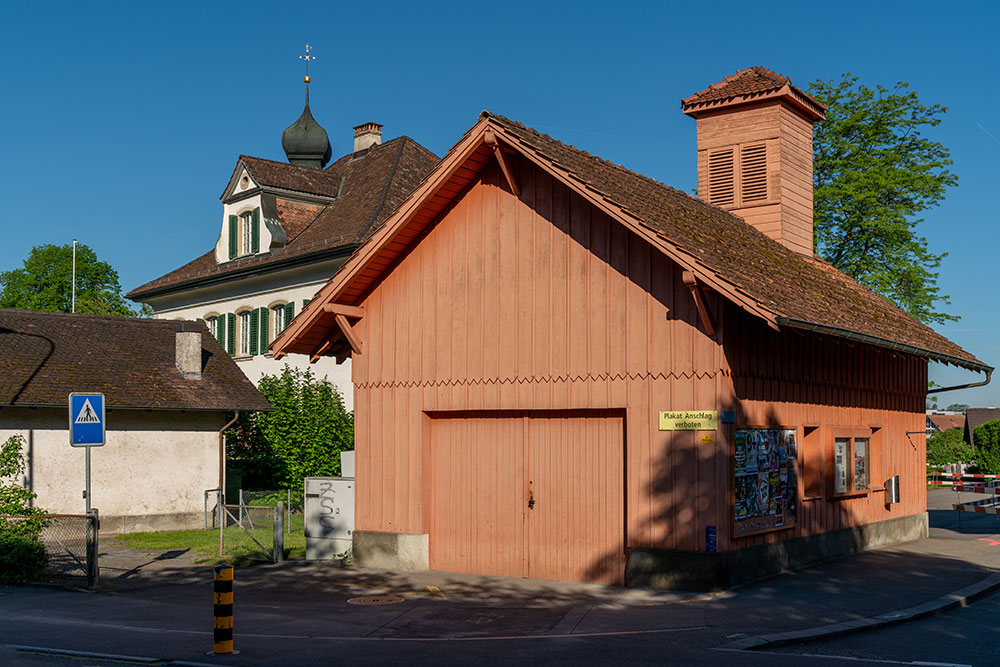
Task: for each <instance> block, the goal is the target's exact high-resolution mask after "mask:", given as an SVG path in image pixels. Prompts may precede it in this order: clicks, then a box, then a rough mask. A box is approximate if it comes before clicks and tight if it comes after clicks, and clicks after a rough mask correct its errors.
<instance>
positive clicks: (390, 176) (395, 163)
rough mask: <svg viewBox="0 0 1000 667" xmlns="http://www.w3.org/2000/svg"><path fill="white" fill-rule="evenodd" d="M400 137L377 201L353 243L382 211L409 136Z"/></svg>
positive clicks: (361, 236) (365, 231)
mask: <svg viewBox="0 0 1000 667" xmlns="http://www.w3.org/2000/svg"><path fill="white" fill-rule="evenodd" d="M398 138H400V139H402V141H401V142H399V147H398V148H397V149H396V154H395V155H394V156H393V157H392V164H391V165H390V166H389V171H388V172H386V175H385V181H383V183H382V192H381V193H379V197H378V202H377V203H376V204H375V206H374V207H373V208H372V212H371V215H369V216H368V221H367V222H365V224H364V225H362V226H361V229H359V230H358V233H357V235H356V236H355V237H354V241H355V243H356V242H358V241H360V240H361V239H363V238H364V235H365V234H366V233H367V232H368V231H369V230H370V229H371V226H372V225H373V224H374V223H375V221H376V220H378V214H379V213H380V212H381V211H382V207H383V206H385V199H386V197H387V196H388V194H389V187H390V186H391V185H392V181H393V179H394V178H395V177H396V171H397V170H398V169H399V161H400V159H401V158H402V156H403V149H404V148H405V147H406V140H407V139H408V138H409V137H406V136H405V135H404V136H402V137H398Z"/></svg>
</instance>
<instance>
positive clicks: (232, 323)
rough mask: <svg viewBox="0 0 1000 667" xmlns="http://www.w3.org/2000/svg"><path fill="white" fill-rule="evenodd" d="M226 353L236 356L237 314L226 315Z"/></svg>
mask: <svg viewBox="0 0 1000 667" xmlns="http://www.w3.org/2000/svg"><path fill="white" fill-rule="evenodd" d="M226 352H228V353H229V356H230V357H235V356H236V314H235V313H226Z"/></svg>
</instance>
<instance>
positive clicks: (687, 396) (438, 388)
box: [353, 160, 926, 567]
mask: <svg viewBox="0 0 1000 667" xmlns="http://www.w3.org/2000/svg"><path fill="white" fill-rule="evenodd" d="M514 162H515V165H516V171H517V172H518V179H519V181H520V186H521V191H522V192H521V196H520V197H519V198H516V197H514V196H513V195H512V194H511V193H510V191H509V190H508V189H507V187H506V185H505V184H503V181H502V176H500V174H499V172H498V170H497V168H496V166H495V164H494V165H493V166H491V167H488V168H487V169H486V170H485V171H484V172H483V174H482V178H481V180H479V181H477V182H474V183H473V184H472V185H471V186H470V187H469V188H468V189H467V190H466V191H465V192H464V193H463V194H462V195H461V196H460V197H459V198H458V199H457V201H456V202H455V203H454V204H453V205H452V206H451V208H450V209H448V210H446V212H445V213H444V214H443V215H442V216H441V218H440V219H439V221H438V222H437V224H436V225H435V226H434V227H433V228H431V229H430V231H429V232H428V233H427V234H426V236H425V238H424V239H423V240H422V241H421V242H420V243H419V244H418V245H417V246H415V247H414V248H413V249H412V250H411V252H410V253H409V254H408V255H407V256H406V257H405V258H404V259H403V260H402V261H401V263H400V264H399V265H398V266H397V267H396V268H395V270H394V271H392V272H391V273H390V274H388V275H387V276H386V277H385V278H384V279H383V281H382V282H381V283H380V284H378V285H377V287H376V288H375V289H374V290H373V291H372V292H371V293H370V294H369V295H368V296H367V297H366V299H365V301H364V305H365V307H366V316H365V318H364V319H363V320H361V321H360V323H359V324H358V326H357V330H358V333H359V334H360V336H361V337H362V339H363V341H364V346H365V347H364V354H360V355H356V356H355V357H354V360H353V373H354V382H355V385H356V401H357V403H356V405H357V407H356V419H357V431H356V433H357V450H358V459H357V466H358V484H357V493H358V503H357V508H358V509H357V517H356V519H357V527H358V529H359V530H378V531H392V532H410V533H424V532H430V531H431V529H432V522H433V520H434V519H432V516H431V512H430V509H429V507H426V506H427V505H431V504H433V503H435V502H440V500H441V499H440V498H439V497H438V496H436V495H434V494H442V493H445V492H446V491H445V489H446V487H445V486H444V485H445V484H446V482H444V481H443V480H442V479H441V477H440V476H439V473H441V472H442V471H447V470H451V468H452V466H454V465H459V463H458V461H457V459H456V460H455V461H451V460H450V459H449V460H442V459H440V456H441V454H440V452H439V451H434V450H432V449H431V448H430V444H429V443H430V442H431V441H432V440H434V438H435V437H437V436H433V437H432V432H433V433H437V431H436V430H435V429H436V428H437V426H436V425H435V426H433V427H432V426H431V425H430V422H433V421H434V420H431V419H429V418H428V417H427V413H428V412H433V411H495V410H519V411H537V410H566V411H570V410H598V409H618V410H621V411H622V412H623V414H624V415H625V416H624V432H625V447H624V451H623V454H622V455H623V457H624V458H623V461H622V465H623V466H624V479H626V480H627V484H626V486H625V488H624V490H623V492H622V495H623V501H624V505H625V507H626V511H625V519H624V520H625V526H624V531H623V532H624V533H625V534H626V535H627V544H626V545H624V546H633V547H660V548H667V549H682V550H692V551H697V550H704V548H705V546H704V541H705V540H704V532H705V526H707V525H714V526H717V529H718V546H719V549H723V550H725V549H733V548H740V547H743V546H748V545H750V544H754V543H760V542H765V541H772V540H777V539H781V538H784V537H790V536H797V535H805V534H810V533H815V532H821V531H824V530H832V529H836V528H840V527H848V526H856V525H858V524H860V523H864V522H867V521H872V520H877V519H881V518H888V517H894V516H901V515H906V514H913V513H915V512H920V511H924V503H923V500H922V496H921V494H920V493H919V491H920V488H919V487H920V484H921V480H922V479H923V477H922V468H921V465H922V462H923V460H924V459H923V456H924V451H923V447H924V445H923V438H922V437H918V436H912V437H913V438H914V439H913V441H912V442H911V441H910V439H909V436H906V435H905V433H906V432H907V431H921V430H922V428H923V405H922V400H923V399H922V396H923V393H922V392H923V389H924V388H925V387H926V362H924V361H922V360H919V359H914V358H911V357H903V356H896V355H892V354H889V353H888V352H883V351H879V350H874V349H872V348H868V347H864V346H852V345H849V344H847V343H846V342H837V341H834V340H832V339H827V338H825V337H822V336H816V335H811V334H803V333H795V332H782V333H778V332H773V331H771V330H769V329H768V328H767V327H766V326H765V325H764V324H763V323H762V322H760V321H759V320H757V319H755V318H753V317H751V316H749V315H745V314H744V313H743V312H742V311H740V310H738V309H736V308H735V307H732V306H730V305H728V304H727V303H725V302H723V300H722V299H720V298H719V297H718V296H717V295H715V294H708V295H707V303H708V307H709V310H710V311H711V313H712V315H713V317H714V318H715V320H716V328H717V330H718V333H717V335H716V338H715V339H714V340H713V339H711V338H709V337H708V336H706V335H705V334H704V332H703V331H702V329H701V326H700V323H699V319H698V315H697V311H696V310H695V306H694V303H693V301H692V298H691V295H690V292H689V291H688V289H687V287H686V286H684V284H683V282H682V280H681V275H680V269H679V267H677V266H676V265H674V264H673V263H672V262H671V261H670V260H668V259H666V258H665V257H664V256H663V255H662V254H661V253H660V252H659V251H658V250H656V249H654V248H652V247H651V246H649V245H648V244H647V243H646V242H645V241H643V240H641V239H640V238H638V237H636V236H635V235H633V234H631V233H630V232H628V231H627V230H626V229H624V228H623V227H621V226H620V225H619V224H617V223H616V222H613V221H612V220H611V219H609V218H608V217H607V216H606V215H605V214H603V213H602V212H600V211H597V210H595V209H594V208H592V207H591V206H590V205H589V204H587V203H586V202H585V201H584V200H583V199H581V198H580V197H578V196H576V195H574V194H572V193H571V192H569V191H568V190H567V189H566V188H565V187H563V186H562V185H561V184H559V183H557V182H555V181H553V179H552V178H551V177H550V176H548V175H547V174H545V173H544V172H541V171H540V170H538V169H536V168H535V167H533V166H531V165H530V163H528V162H526V161H524V160H520V161H517V160H515V161H514ZM684 409H717V410H733V411H735V412H736V413H737V421H738V424H740V425H768V424H780V425H785V426H793V427H796V428H797V429H798V437H799V439H800V441H801V438H802V428H801V427H802V426H803V425H815V426H820V427H822V429H823V430H822V432H821V434H820V437H821V438H827V439H829V438H832V431H830V430H829V429H830V427H832V426H834V425H843V426H872V425H875V426H880V427H881V430H880V431H879V433H880V435H879V436H878V438H880V439H881V453H879V452H876V453H875V456H874V460H875V472H874V474H873V475H872V482H873V486H881V480H882V479H884V477H885V476H888V475H890V474H900V475H902V476H903V503H902V504H901V505H898V506H894V507H893V508H892V509H891V511H890V510H886V509H884V507H883V505H882V495H881V494H874V493H873V494H871V495H870V497H866V498H857V499H851V500H838V501H826V500H822V501H809V502H800V503H799V508H800V514H799V519H798V523H797V526H796V527H795V528H794V530H787V531H781V532H779V533H770V534H765V535H760V536H753V537H747V538H740V539H735V538H733V537H732V536H731V535H730V532H731V528H730V523H731V516H730V513H731V510H730V507H729V503H730V498H729V493H730V492H729V490H730V488H731V486H732V482H731V476H732V469H731V462H730V455H729V447H730V445H731V439H732V427H730V426H724V427H722V428H720V430H719V431H718V433H717V434H716V435H717V438H716V441H715V442H714V443H713V444H711V445H705V444H703V443H701V442H699V441H698V439H697V437H696V435H697V436H700V435H702V434H700V433H699V434H695V433H692V432H661V431H659V430H657V412H658V411H660V410H684ZM457 424H458V422H456V423H455V424H454V425H452V426H449V427H446V428H454V429H458V431H457V432H456V433H458V434H459V435H456V436H455V437H460V438H475V439H477V440H478V441H481V442H491V443H494V444H490V445H489V446H488V447H487V449H485V450H484V451H483V452H482V457H483V458H482V459H477V460H471V459H470V460H468V461H465V460H464V459H463V460H462V463H461V465H462V466H466V468H464V470H465V472H464V473H463V474H464V475H465V477H463V479H464V480H465V482H463V483H468V484H479V483H482V484H486V483H487V482H489V480H491V479H494V480H495V479H497V477H496V473H497V471H496V470H495V468H496V466H498V465H499V466H500V467H501V469H502V472H503V473H504V474H507V475H509V477H510V479H509V480H508V481H510V482H511V483H512V484H515V485H516V484H517V483H518V482H517V479H518V477H517V475H519V474H520V473H518V472H517V469H516V467H515V468H514V469H509V468H505V467H504V466H506V465H507V464H508V461H506V460H501V459H500V458H499V457H500V454H499V453H498V451H496V450H494V449H489V447H494V446H496V444H495V443H497V442H500V441H501V440H503V439H504V437H505V436H503V435H502V434H501V433H500V432H479V431H476V432H464V431H461V429H483V428H487V427H485V426H483V425H482V424H481V423H478V422H475V420H474V423H470V424H466V425H461V426H459V425H457ZM490 428H493V427H490ZM496 428H499V427H496ZM560 437H561V436H560ZM831 442H832V440H831ZM436 457H437V458H436ZM459 458H460V457H459ZM578 463H581V464H582V462H574V465H577V464H578ZM580 475H581V479H587V478H586V476H585V474H584V472H583V471H582V470H581V471H580ZM801 477H802V476H801V474H800V479H801ZM490 483H491V484H494V486H493V487H491V488H493V489H495V490H496V492H497V493H500V492H501V491H502V490H503V487H502V486H496V483H495V482H490ZM587 483H590V482H587ZM597 483H600V482H597ZM800 486H801V485H800ZM481 501H482V502H483V503H485V505H484V507H486V508H489V507H495V506H493V505H490V503H491V502H493V500H491V498H490V497H484V498H482V499H481ZM480 509H482V508H480ZM456 511H458V512H459V514H456V517H465V518H462V519H461V520H459V519H458V518H456V521H457V522H458V523H462V521H470V520H471V517H472V516H474V514H468V515H467V516H466V515H465V514H461V512H467V511H468V512H471V511H472V510H471V509H470V508H468V507H465V508H461V509H460V510H456ZM477 511H479V510H477ZM482 511H486V510H482ZM492 511H494V510H489V511H486V513H487V514H489V512H492ZM508 521H509V517H503V516H497V518H496V524H495V526H494V528H496V530H498V531H501V532H502V530H501V528H500V527H502V526H504V525H506V524H505V523H504V522H508ZM492 529H493V528H490V529H488V530H487V533H486V534H485V536H484V537H483V538H482V539H483V540H485V541H486V542H487V543H495V541H496V540H497V539H499V538H497V537H495V536H490V535H491V534H490V533H489V530H492ZM497 534H499V533H497ZM477 535H478V534H477ZM453 537H454V539H456V540H458V539H459V538H458V536H453ZM449 539H451V538H449ZM478 539H479V537H477V540H478ZM491 541H492V542H491ZM456 544H457V542H456ZM432 548H433V547H432ZM619 551H620V550H619ZM511 553H513V552H511ZM512 557H513V556H512ZM514 558H515V560H516V557H514ZM574 567H575V566H574Z"/></svg>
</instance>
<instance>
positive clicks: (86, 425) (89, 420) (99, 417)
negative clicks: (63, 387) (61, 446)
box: [69, 393, 104, 447]
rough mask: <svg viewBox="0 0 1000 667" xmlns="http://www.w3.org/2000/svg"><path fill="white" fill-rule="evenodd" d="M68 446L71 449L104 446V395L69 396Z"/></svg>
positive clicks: (75, 394)
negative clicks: (70, 446)
mask: <svg viewBox="0 0 1000 667" xmlns="http://www.w3.org/2000/svg"><path fill="white" fill-rule="evenodd" d="M69 444H70V445H72V446H73V447H100V446H101V445H103V444H104V394H77V393H73V394H70V395H69Z"/></svg>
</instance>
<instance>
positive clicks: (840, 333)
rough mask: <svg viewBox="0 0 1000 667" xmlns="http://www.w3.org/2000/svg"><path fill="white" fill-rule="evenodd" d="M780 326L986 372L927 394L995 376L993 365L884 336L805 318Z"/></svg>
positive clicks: (782, 319) (788, 320) (780, 321)
mask: <svg viewBox="0 0 1000 667" xmlns="http://www.w3.org/2000/svg"><path fill="white" fill-rule="evenodd" d="M778 326H788V327H792V328H795V329H806V330H807V331H816V332H818V333H825V334H829V335H831V336H836V337H838V338H846V339H848V340H856V341H858V342H861V343H867V344H869V345H875V346H876V347H884V348H888V349H890V350H898V351H900V352H905V353H909V354H913V355H915V356H919V357H927V358H928V359H931V360H932V361H937V362H942V363H948V364H954V365H956V366H961V367H962V368H965V369H966V370H970V371H972V372H974V373H986V379H985V380H982V381H980V382H969V383H968V384H956V385H954V386H951V387H935V388H933V389H931V388H929V387H928V389H927V392H926V393H925V394H924V395H925V396H929V395H930V394H939V393H942V392H946V391H957V390H958V389H972V388H973V387H985V386H986V385H988V384H989V383H990V379H991V378H992V376H993V370H994V369H993V367H992V366H987V365H986V364H976V367H975V368H970V367H969V366H968V365H966V364H967V363H968V362H966V363H964V364H963V363H959V362H961V361H964V360H961V359H958V358H957V357H951V356H949V355H946V354H935V353H933V352H931V351H930V350H921V349H920V348H919V347H915V346H912V345H906V344H905V343H896V342H895V341H891V340H885V339H884V338H878V337H877V336H869V335H867V334H862V333H857V332H856V331H851V330H850V329H840V328H838V327H828V326H824V325H822V324H815V323H813V322H806V321H804V320H795V319H792V318H790V317H779V318H778Z"/></svg>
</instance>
